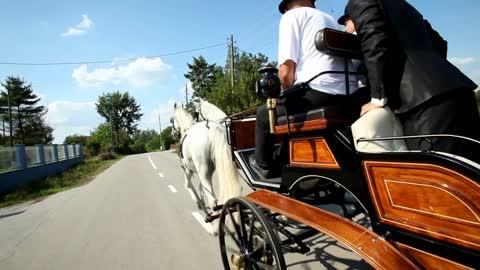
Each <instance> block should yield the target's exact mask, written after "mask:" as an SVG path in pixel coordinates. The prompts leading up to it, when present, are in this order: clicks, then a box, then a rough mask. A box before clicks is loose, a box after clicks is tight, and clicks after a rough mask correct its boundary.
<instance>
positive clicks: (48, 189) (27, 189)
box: [0, 157, 121, 208]
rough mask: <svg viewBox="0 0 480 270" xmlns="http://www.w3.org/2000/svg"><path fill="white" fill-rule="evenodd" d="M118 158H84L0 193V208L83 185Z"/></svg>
mask: <svg viewBox="0 0 480 270" xmlns="http://www.w3.org/2000/svg"><path fill="white" fill-rule="evenodd" d="M120 158H121V157H117V158H116V159H114V160H104V161H102V160H98V159H97V158H90V159H86V160H85V161H84V162H83V163H81V164H78V165H76V166H74V167H72V168H70V169H69V170H67V171H65V172H63V173H61V174H58V175H56V176H52V177H47V178H45V179H42V180H38V181H34V182H31V183H29V184H28V185H25V186H23V187H21V188H19V189H18V190H16V191H15V192H12V193H9V194H6V195H0V208H1V207H5V206H9V205H13V204H17V203H22V202H26V201H32V200H38V199H41V198H44V197H45V196H48V195H51V194H55V193H57V192H61V191H64V190H67V189H70V188H73V187H78V186H81V185H84V184H86V183H88V182H90V181H91V180H93V178H94V177H95V176H96V175H97V174H99V173H101V172H103V171H104V170H106V169H107V168H108V167H110V166H111V165H112V164H113V163H115V162H116V161H118V160H119V159H120Z"/></svg>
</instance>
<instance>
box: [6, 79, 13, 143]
mask: <svg viewBox="0 0 480 270" xmlns="http://www.w3.org/2000/svg"><path fill="white" fill-rule="evenodd" d="M5 88H7V103H8V121H9V123H8V127H9V129H10V146H11V147H13V124H12V104H10V89H8V87H5Z"/></svg>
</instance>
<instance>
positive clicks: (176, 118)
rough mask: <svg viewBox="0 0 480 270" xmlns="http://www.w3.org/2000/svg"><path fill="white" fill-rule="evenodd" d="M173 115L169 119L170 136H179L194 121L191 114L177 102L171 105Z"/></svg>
mask: <svg viewBox="0 0 480 270" xmlns="http://www.w3.org/2000/svg"><path fill="white" fill-rule="evenodd" d="M173 110H174V113H173V116H172V118H171V119H170V122H171V123H172V136H174V137H176V138H181V136H183V135H184V134H185V132H186V131H187V130H188V129H189V128H190V127H191V126H192V125H193V123H194V121H193V118H192V116H191V115H190V114H189V113H188V112H187V111H186V110H185V109H184V108H183V107H181V106H178V105H177V103H175V105H174V106H173Z"/></svg>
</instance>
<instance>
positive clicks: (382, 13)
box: [345, 0, 480, 162]
mask: <svg viewBox="0 0 480 270" xmlns="http://www.w3.org/2000/svg"><path fill="white" fill-rule="evenodd" d="M345 14H346V15H348V16H349V17H350V18H351V20H352V21H353V23H354V25H355V28H356V30H357V35H358V38H359V40H360V43H361V46H362V51H363V55H364V60H365V66H366V68H367V70H368V79H369V83H370V94H371V98H372V100H371V102H370V103H367V104H365V105H364V106H363V108H362V112H361V114H362V115H363V114H365V113H368V112H369V111H370V110H373V109H376V108H379V107H383V106H386V105H388V106H389V107H390V108H392V109H394V110H395V113H396V114H397V116H398V117H399V118H400V120H401V122H402V124H403V127H404V133H405V135H423V134H454V135H460V136H466V137H470V138H473V139H477V140H480V126H479V124H480V117H479V112H478V109H477V106H476V102H475V94H474V91H473V90H474V89H476V87H477V86H476V85H475V83H474V82H472V81H471V80H470V79H469V78H468V77H466V76H465V75H464V74H463V73H462V72H461V71H460V70H458V69H457V68H456V67H455V66H453V65H452V64H451V63H450V62H448V61H447V59H446V41H444V40H443V39H442V38H441V37H440V35H438V33H437V32H435V31H434V30H433V29H432V28H431V26H430V24H429V23H428V22H427V21H425V20H424V19H423V17H422V15H421V14H420V13H419V12H418V11H417V10H416V9H415V8H414V7H413V6H411V5H410V4H408V3H407V2H406V1H405V0H349V1H348V4H347V6H346V8H345ZM432 142H433V145H434V148H433V150H435V151H441V152H449V153H452V154H457V155H461V156H464V157H467V158H469V159H471V160H474V161H477V162H479V161H480V153H478V152H477V150H475V149H479V148H478V147H476V146H473V145H472V144H471V143H468V142H464V141H458V140H453V139H446V138H435V139H432ZM418 143H419V141H418V140H407V145H408V147H409V149H412V150H413V149H418V148H419V145H418ZM472 146H473V147H472Z"/></svg>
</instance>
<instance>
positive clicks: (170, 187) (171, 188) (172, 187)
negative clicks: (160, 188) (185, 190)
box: [168, 185, 178, 193]
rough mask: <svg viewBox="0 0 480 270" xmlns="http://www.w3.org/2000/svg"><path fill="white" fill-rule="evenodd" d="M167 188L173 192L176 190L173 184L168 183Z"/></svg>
mask: <svg viewBox="0 0 480 270" xmlns="http://www.w3.org/2000/svg"><path fill="white" fill-rule="evenodd" d="M168 188H169V189H170V191H172V192H173V193H177V192H178V191H177V190H176V189H175V187H174V186H172V185H168Z"/></svg>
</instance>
